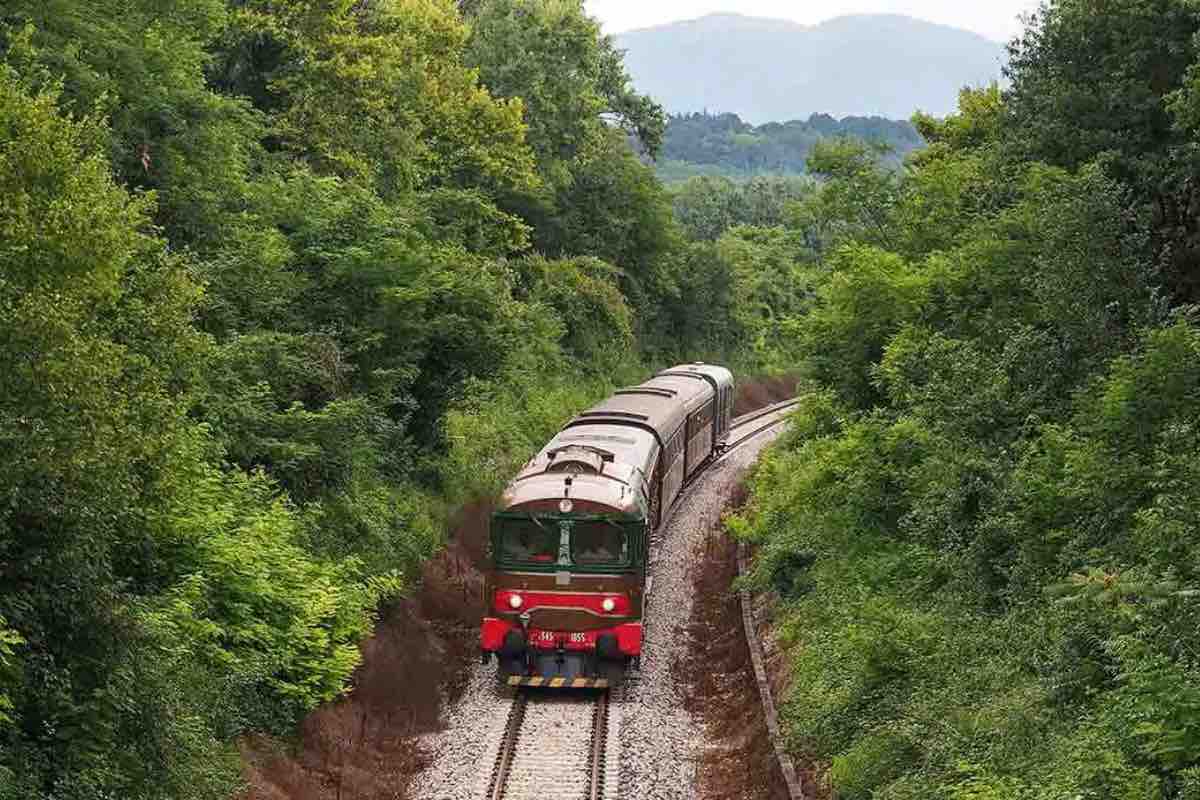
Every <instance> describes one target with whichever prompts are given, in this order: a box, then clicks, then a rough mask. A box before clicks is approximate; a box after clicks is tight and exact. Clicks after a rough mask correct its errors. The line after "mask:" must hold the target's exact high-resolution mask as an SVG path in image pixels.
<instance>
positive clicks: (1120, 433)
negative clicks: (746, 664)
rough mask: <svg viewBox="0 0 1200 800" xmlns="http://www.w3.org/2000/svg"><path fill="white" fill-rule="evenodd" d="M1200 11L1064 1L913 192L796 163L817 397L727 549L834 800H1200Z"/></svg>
mask: <svg viewBox="0 0 1200 800" xmlns="http://www.w3.org/2000/svg"><path fill="white" fill-rule="evenodd" d="M1101 6H1103V7H1101ZM1194 17H1195V9H1194V7H1193V6H1192V5H1191V4H1187V3H1175V2H1161V3H1153V2H1151V3H1125V4H1116V5H1113V4H1099V5H1098V4H1096V3H1088V2H1071V1H1068V0H1061V2H1053V3H1048V4H1047V5H1046V6H1044V7H1043V9H1042V11H1041V12H1040V13H1039V14H1038V15H1037V16H1036V17H1035V18H1034V19H1033V20H1032V23H1031V26H1030V28H1029V30H1028V31H1027V32H1026V34H1025V36H1024V37H1022V39H1021V40H1020V41H1019V42H1018V43H1017V45H1016V48H1015V53H1014V60H1013V64H1012V67H1011V72H1012V75H1011V77H1012V80H1013V86H1012V89H1011V91H1007V92H1002V91H1001V90H1000V89H999V88H997V87H991V88H989V89H985V90H974V91H965V92H964V93H963V94H962V96H961V106H960V112H959V114H957V115H952V116H951V117H949V118H947V119H945V120H934V119H930V118H928V117H923V116H920V115H918V116H917V117H916V119H915V124H916V125H917V127H918V129H919V130H920V131H921V133H922V135H923V136H924V137H925V138H926V139H927V140H928V141H929V143H930V144H929V147H928V148H927V149H925V150H923V151H922V152H920V153H919V154H917V155H915V156H913V157H911V158H910V159H909V160H908V162H907V164H906V165H905V168H904V169H903V170H900V171H891V172H888V171H886V170H883V169H880V168H879V167H878V166H877V165H876V163H875V160H874V159H873V158H872V157H871V154H870V153H869V151H868V150H866V149H864V148H863V147H862V145H860V144H854V143H849V142H835V143H826V144H823V145H821V146H818V147H817V148H816V150H815V152H814V154H813V156H812V157H811V158H810V163H811V166H812V171H813V172H814V173H817V174H819V175H820V176H821V177H822V184H821V186H820V187H819V188H818V189H817V190H816V191H815V192H814V193H813V194H812V195H810V196H809V197H806V198H804V199H803V200H802V202H801V203H800V204H799V205H798V206H794V207H793V208H792V211H791V214H790V216H789V219H788V225H789V226H790V231H789V233H790V234H791V235H792V236H794V237H796V238H797V239H798V240H800V241H803V242H804V243H805V244H807V245H809V247H810V255H809V258H810V259H812V262H811V263H810V264H809V265H808V266H807V268H806V270H805V273H804V274H805V275H806V276H807V278H808V280H809V281H810V282H811V287H812V292H813V297H812V299H811V301H810V302H809V303H808V305H807V306H806V307H805V308H802V309H801V310H800V311H799V312H797V313H795V314H794V315H793V316H792V318H791V320H790V324H789V326H788V336H789V338H788V339H787V341H789V342H792V343H794V345H795V346H796V348H797V353H798V354H799V356H800V357H802V359H803V361H802V364H803V368H804V369H805V370H806V372H807V373H808V374H809V376H810V377H811V378H812V379H813V380H814V393H813V394H812V395H810V396H809V397H806V398H805V400H804V402H803V403H802V404H801V406H800V408H799V410H798V412H797V417H796V422H795V430H794V431H793V432H791V433H790V434H789V435H787V436H786V437H784V438H783V439H782V441H781V442H780V444H779V446H778V447H777V448H776V449H775V450H774V451H773V452H772V453H771V454H770V455H769V456H768V457H767V459H766V460H765V462H764V463H763V464H762V465H761V466H760V467H759V468H758V470H757V472H756V474H755V476H754V478H753V487H752V488H753V492H752V500H751V503H750V505H749V506H748V508H747V510H746V511H745V512H743V513H742V514H741V515H740V516H738V517H735V518H734V519H733V520H731V523H730V527H731V529H732V531H733V532H734V533H735V534H736V535H737V536H739V537H741V538H744V539H747V540H749V541H752V542H754V543H755V544H756V545H757V546H758V553H759V557H758V559H757V562H756V565H755V568H754V572H753V575H752V576H751V579H750V580H751V582H752V584H754V585H756V586H758V587H759V588H761V589H764V590H771V591H774V592H776V593H777V594H778V595H779V597H780V599H781V600H782V613H781V618H780V620H779V629H780V633H781V636H782V640H783V642H784V645H785V646H786V647H787V649H788V652H789V654H790V662H791V675H790V683H789V685H790V687H791V688H790V689H789V691H788V696H787V697H786V702H785V710H784V723H785V728H786V730H787V731H788V735H789V738H790V742H791V745H792V747H793V749H794V750H795V752H796V753H797V754H798V755H801V756H803V757H805V758H807V759H808V760H809V761H811V762H814V763H815V764H817V765H818V766H819V768H820V769H822V770H823V771H825V772H826V773H827V774H828V776H829V778H830V780H831V781H832V783H833V785H834V788H835V789H836V791H837V793H838V796H840V797H845V798H888V800H901V799H902V798H903V799H904V800H915V799H916V798H926V797H942V798H953V799H955V800H959V799H961V798H1006V800H1007V798H1020V800H1026V799H1028V800H1035V799H1036V800H1052V799H1053V800H1058V798H1066V797H1070V798H1097V800H1098V799H1099V798H1130V799H1131V800H1133V799H1137V800H1143V799H1145V800H1149V799H1150V798H1154V800H1175V799H1176V798H1186V797H1191V796H1193V795H1195V793H1196V786H1197V783H1196V768H1197V764H1200V744H1198V743H1200V723H1198V720H1200V714H1198V712H1197V704H1198V697H1197V693H1196V691H1195V688H1194V687H1195V686H1196V685H1197V677H1198V675H1200V673H1198V670H1200V660H1198V659H1197V653H1200V640H1198V639H1197V633H1196V630H1195V625H1194V619H1195V611H1196V608H1195V603H1196V602H1197V599H1198V594H1197V593H1198V592H1200V565H1198V563H1197V561H1196V552H1197V542H1196V533H1195V532H1196V530H1197V529H1198V528H1197V525H1198V524H1200V506H1198V504H1197V502H1196V497H1195V491H1194V487H1195V485H1196V481H1197V480H1200V474H1197V467H1196V464H1198V463H1200V450H1198V447H1200V436H1198V432H1200V425H1198V417H1197V415H1198V413H1200V404H1198V403H1197V398H1198V397H1200V393H1198V387H1200V371H1198V370H1200V367H1198V365H1200V355H1198V354H1200V346H1198V342H1200V338H1198V337H1200V328H1198V327H1197V325H1196V321H1195V317H1194V309H1192V307H1191V306H1190V305H1187V304H1186V303H1185V302H1183V301H1186V300H1188V299H1189V298H1190V294H1189V293H1190V292H1191V289H1190V288H1189V286H1190V278H1188V277H1186V275H1187V274H1189V273H1188V272H1187V270H1188V269H1190V267H1188V266H1187V265H1189V264H1190V263H1191V260H1192V259H1193V256H1192V255H1189V248H1190V247H1191V244H1190V243H1189V242H1190V239H1188V237H1189V236H1190V234H1189V233H1186V232H1185V231H1186V230H1187V228H1186V225H1183V226H1181V222H1180V217H1179V215H1178V208H1180V207H1182V206H1178V205H1176V206H1173V205H1172V204H1178V203H1182V204H1184V205H1188V204H1189V203H1190V202H1191V201H1190V199H1189V198H1190V194H1189V193H1190V192H1191V191H1192V190H1191V188H1190V186H1191V185H1192V182H1194V168H1193V166H1192V162H1191V161H1190V160H1189V158H1190V157H1189V156H1188V155H1187V154H1188V152H1189V150H1190V145H1186V144H1184V142H1183V141H1182V137H1184V136H1186V135H1187V134H1186V133H1185V131H1188V130H1190V129H1189V128H1187V125H1189V124H1190V123H1189V122H1188V119H1189V117H1188V114H1189V111H1188V108H1189V106H1188V103H1189V102H1190V96H1189V94H1188V92H1189V81H1190V79H1191V74H1192V72H1194V69H1195V67H1194V62H1195V61H1196V55H1195V53H1194V41H1193V36H1192V34H1193V33H1194V31H1195V26H1194V24H1193V23H1194V21H1195V19H1194ZM1168 28H1170V29H1169V30H1168ZM1189 224H1190V223H1189ZM1033 743H1036V746H1033Z"/></svg>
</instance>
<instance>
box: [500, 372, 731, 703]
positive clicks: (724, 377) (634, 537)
mask: <svg viewBox="0 0 1200 800" xmlns="http://www.w3.org/2000/svg"><path fill="white" fill-rule="evenodd" d="M732 399H733V376H732V374H731V373H730V372H729V371H728V370H726V369H724V368H722V367H711V366H707V365H703V364H687V365H682V366H679V367H675V368H673V369H671V370H667V371H665V372H662V373H660V374H659V375H657V376H655V377H654V378H652V379H651V380H649V381H646V382H645V383H642V384H640V385H638V386H634V387H630V388H628V389H622V390H620V391H618V392H616V393H615V394H614V395H613V396H612V397H610V398H609V399H608V400H606V401H604V402H603V403H600V404H599V405H597V406H595V407H593V408H591V409H589V410H588V411H585V412H583V413H582V414H580V415H579V416H578V417H576V418H575V419H574V420H572V421H571V422H570V423H568V424H567V426H566V427H565V428H564V429H563V430H562V431H561V432H559V434H558V435H557V436H555V437H554V439H553V440H551V442H550V443H549V444H548V445H546V447H545V448H543V450H542V451H541V452H540V453H538V454H537V455H536V456H535V457H534V458H533V459H532V460H531V461H530V462H529V463H528V464H526V465H525V467H524V469H522V470H521V472H520V474H519V475H517V477H516V478H515V479H514V480H513V482H512V483H511V484H509V486H508V489H507V490H506V491H505V493H504V495H503V497H502V498H501V500H500V503H499V504H498V506H497V511H496V513H495V515H494V516H493V518H492V524H491V536H490V548H489V550H490V557H491V562H492V565H491V566H492V568H491V570H490V571H489V573H488V577H487V580H486V582H485V585H484V598H483V599H484V602H485V604H486V606H487V612H486V615H485V617H484V619H483V624H482V626H481V629H480V646H481V649H482V652H483V657H484V659H485V660H489V659H491V658H492V657H493V656H494V657H496V658H497V659H498V661H499V677H500V679H501V681H502V682H503V683H505V684H507V685H509V686H547V687H550V688H591V687H594V688H606V687H608V686H610V685H612V683H614V682H615V681H618V680H620V679H621V678H622V677H623V676H624V674H625V672H626V669H627V667H628V666H630V665H631V664H636V663H637V661H638V660H639V659H640V657H641V654H642V618H643V611H644V606H645V603H646V590H647V588H648V586H647V582H646V569H647V563H648V560H649V548H650V532H651V531H652V530H654V529H656V528H657V527H658V526H659V525H660V524H661V523H662V521H663V519H664V514H665V512H666V510H667V509H669V508H671V506H672V505H673V504H674V503H675V502H676V501H677V500H678V499H679V497H680V496H681V494H682V492H683V489H684V486H685V485H686V483H687V482H688V481H689V480H690V479H692V478H693V477H695V476H696V475H697V474H698V473H699V472H700V470H701V469H702V468H703V467H704V465H705V464H706V463H708V462H709V460H710V459H711V458H712V457H713V456H714V455H715V454H716V453H718V452H719V450H720V447H721V445H722V444H723V442H724V440H725V438H726V435H727V433H728V430H729V421H730V418H731V411H732V405H733V404H732Z"/></svg>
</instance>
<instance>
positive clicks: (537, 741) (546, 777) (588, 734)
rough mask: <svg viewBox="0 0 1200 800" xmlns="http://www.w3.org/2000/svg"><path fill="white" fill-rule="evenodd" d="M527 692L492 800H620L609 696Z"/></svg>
mask: <svg viewBox="0 0 1200 800" xmlns="http://www.w3.org/2000/svg"><path fill="white" fill-rule="evenodd" d="M535 691H536V690H530V689H523V690H519V691H518V692H517V695H516V696H515V697H514V698H513V703H512V707H511V709H510V710H509V715H508V724H507V725H506V727H505V731H504V741H503V743H502V744H501V747H500V752H499V753H498V754H497V756H496V763H495V766H494V767H493V770H492V778H491V781H490V782H489V785H488V790H487V795H486V797H487V800H543V798H546V797H555V798H562V800H615V798H616V797H617V764H616V761H615V759H614V760H612V761H610V760H609V759H608V742H609V740H610V739H611V740H613V741H616V740H617V738H618V736H617V732H616V730H615V718H614V717H613V716H612V715H611V714H610V703H609V693H608V691H607V690H605V691H602V692H596V693H592V694H589V695H571V696H564V695H557V694H554V695H551V694H540V693H535Z"/></svg>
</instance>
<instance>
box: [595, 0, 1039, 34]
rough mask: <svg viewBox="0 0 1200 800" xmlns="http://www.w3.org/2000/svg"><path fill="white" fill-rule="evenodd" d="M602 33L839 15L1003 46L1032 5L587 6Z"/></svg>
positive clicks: (625, 2)
mask: <svg viewBox="0 0 1200 800" xmlns="http://www.w3.org/2000/svg"><path fill="white" fill-rule="evenodd" d="M586 4H587V8H588V11H589V12H590V13H591V14H592V16H594V17H596V18H597V19H599V20H600V21H601V22H602V23H603V24H604V30H605V32H606V33H620V32H621V31H627V30H631V29H633V28H645V27H648V26H651V25H659V24H662V23H664V22H673V21H675V20H680V19H695V18H696V17H702V16H704V15H705V14H712V13H714V12H717V11H733V12H736V13H738V14H746V15H749V16H756V17H777V18H780V19H790V20H794V21H796V22H800V23H803V24H805V25H813V24H815V23H818V22H822V21H824V20H827V19H830V18H832V17H839V16H841V15H843V14H907V15H908V16H910V17H917V18H919V19H924V20H929V21H930V22H938V23H941V24H943V25H953V26H955V27H958V28H966V29H967V30H971V31H975V32H976V33H981V34H983V35H984V36H987V37H988V38H990V39H995V40H996V41H1000V42H1004V41H1007V40H1008V39H1009V38H1010V37H1011V36H1012V35H1013V34H1015V33H1017V32H1018V31H1019V30H1020V23H1019V22H1018V21H1017V17H1018V15H1019V14H1022V13H1024V12H1026V11H1032V10H1033V9H1034V8H1035V7H1036V6H1037V0H820V2H804V0H799V1H797V0H586Z"/></svg>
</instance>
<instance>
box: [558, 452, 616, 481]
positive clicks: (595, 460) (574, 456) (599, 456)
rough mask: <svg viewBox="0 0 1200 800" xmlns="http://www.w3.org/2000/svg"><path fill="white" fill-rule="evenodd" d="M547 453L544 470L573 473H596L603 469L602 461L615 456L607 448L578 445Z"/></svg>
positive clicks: (611, 459)
mask: <svg viewBox="0 0 1200 800" xmlns="http://www.w3.org/2000/svg"><path fill="white" fill-rule="evenodd" d="M547 455H548V456H549V458H550V464H549V466H547V467H546V472H569V473H571V474H574V475H579V474H581V473H585V472H586V473H591V474H593V475H598V474H600V473H601V472H603V471H604V462H606V461H613V460H614V459H615V458H616V456H614V455H613V454H612V453H610V452H608V451H607V450H601V449H600V448H598V447H583V446H580V445H568V446H567V447H560V448H559V449H558V450H551V451H550V452H549V453H547Z"/></svg>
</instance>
